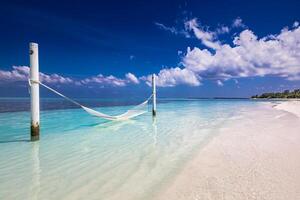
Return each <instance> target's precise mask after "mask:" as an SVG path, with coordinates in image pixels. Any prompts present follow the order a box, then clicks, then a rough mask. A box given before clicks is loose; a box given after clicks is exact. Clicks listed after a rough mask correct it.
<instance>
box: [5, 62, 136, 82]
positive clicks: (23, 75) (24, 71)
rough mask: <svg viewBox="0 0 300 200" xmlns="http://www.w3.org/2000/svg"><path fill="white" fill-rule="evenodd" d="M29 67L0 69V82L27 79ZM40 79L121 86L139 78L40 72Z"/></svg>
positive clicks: (133, 76) (130, 74)
mask: <svg viewBox="0 0 300 200" xmlns="http://www.w3.org/2000/svg"><path fill="white" fill-rule="evenodd" d="M29 73H30V69H29V67H28V66H13V69H12V70H10V71H9V70H0V83H1V82H15V81H27V80H28V78H29ZM40 81H42V82H44V83H50V84H71V83H72V84H75V85H77V86H78V85H85V84H86V85H87V84H102V85H107V86H115V87H123V86H126V85H127V84H130V83H133V84H138V83H139V80H138V79H137V77H136V76H135V75H134V74H132V73H127V74H126V75H125V78H124V79H121V78H117V77H115V76H112V75H110V76H104V75H102V74H99V75H97V76H92V77H88V78H85V79H74V78H70V77H64V76H61V75H58V74H45V73H42V72H40Z"/></svg>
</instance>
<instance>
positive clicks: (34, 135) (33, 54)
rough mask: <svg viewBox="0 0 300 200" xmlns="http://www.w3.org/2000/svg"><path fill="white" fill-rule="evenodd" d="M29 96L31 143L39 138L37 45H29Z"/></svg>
mask: <svg viewBox="0 0 300 200" xmlns="http://www.w3.org/2000/svg"><path fill="white" fill-rule="evenodd" d="M29 54H30V82H31V88H30V94H31V128H30V135H31V141H36V140H39V138H40V91H39V84H38V81H39V49H38V44H37V43H30V44H29Z"/></svg>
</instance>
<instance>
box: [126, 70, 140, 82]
mask: <svg viewBox="0 0 300 200" xmlns="http://www.w3.org/2000/svg"><path fill="white" fill-rule="evenodd" d="M125 77H126V79H127V80H128V81H129V82H132V83H135V84H139V83H140V81H139V79H138V78H137V77H136V76H135V75H134V74H132V73H130V72H129V73H127V74H126V75H125Z"/></svg>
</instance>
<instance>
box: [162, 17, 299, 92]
mask: <svg viewBox="0 0 300 200" xmlns="http://www.w3.org/2000/svg"><path fill="white" fill-rule="evenodd" d="M238 19H239V18H238ZM238 21H239V22H236V25H235V26H237V24H240V23H241V20H238ZM187 26H188V27H189V28H190V30H192V31H193V33H194V34H195V36H196V37H197V38H198V39H199V40H200V41H201V42H202V43H203V44H204V45H205V46H206V47H207V48H199V47H194V48H190V47H188V48H187V52H186V54H185V56H183V58H182V61H181V65H182V66H181V68H178V67H175V68H169V69H162V70H161V71H160V72H159V74H158V81H159V85H160V86H165V87H168V86H175V85H177V84H188V85H192V86H197V85H200V82H201V80H203V79H214V80H216V81H217V84H218V85H221V83H222V84H223V82H222V81H224V80H228V79H236V78H241V77H255V76H259V77H263V76H277V77H282V78H284V79H287V80H290V81H293V80H300V27H299V25H297V24H296V25H295V23H294V25H293V28H292V29H288V28H284V29H282V30H281V32H280V33H278V34H276V35H268V36H265V37H262V38H259V37H258V36H257V35H255V33H254V32H253V31H251V30H250V29H246V30H243V31H242V32H241V33H240V34H239V35H237V36H236V37H235V38H234V39H233V41H232V44H230V43H227V44H226V43H225V44H222V43H221V42H220V41H218V40H217V39H216V38H215V37H214V34H213V33H212V32H209V31H204V30H203V29H202V28H201V27H200V26H199V25H198V23H197V21H196V20H191V21H189V22H188V24H187Z"/></svg>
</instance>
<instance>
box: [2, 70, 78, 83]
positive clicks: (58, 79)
mask: <svg viewBox="0 0 300 200" xmlns="http://www.w3.org/2000/svg"><path fill="white" fill-rule="evenodd" d="M29 72H30V69H29V67H27V66H13V69H12V70H11V71H5V70H0V81H1V82H4V81H5V82H15V81H27V80H28V78H29ZM40 80H41V81H43V82H45V83H62V84H64V83H73V80H72V79H71V78H68V77H63V76H60V75H58V74H51V75H48V74H44V73H40Z"/></svg>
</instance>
